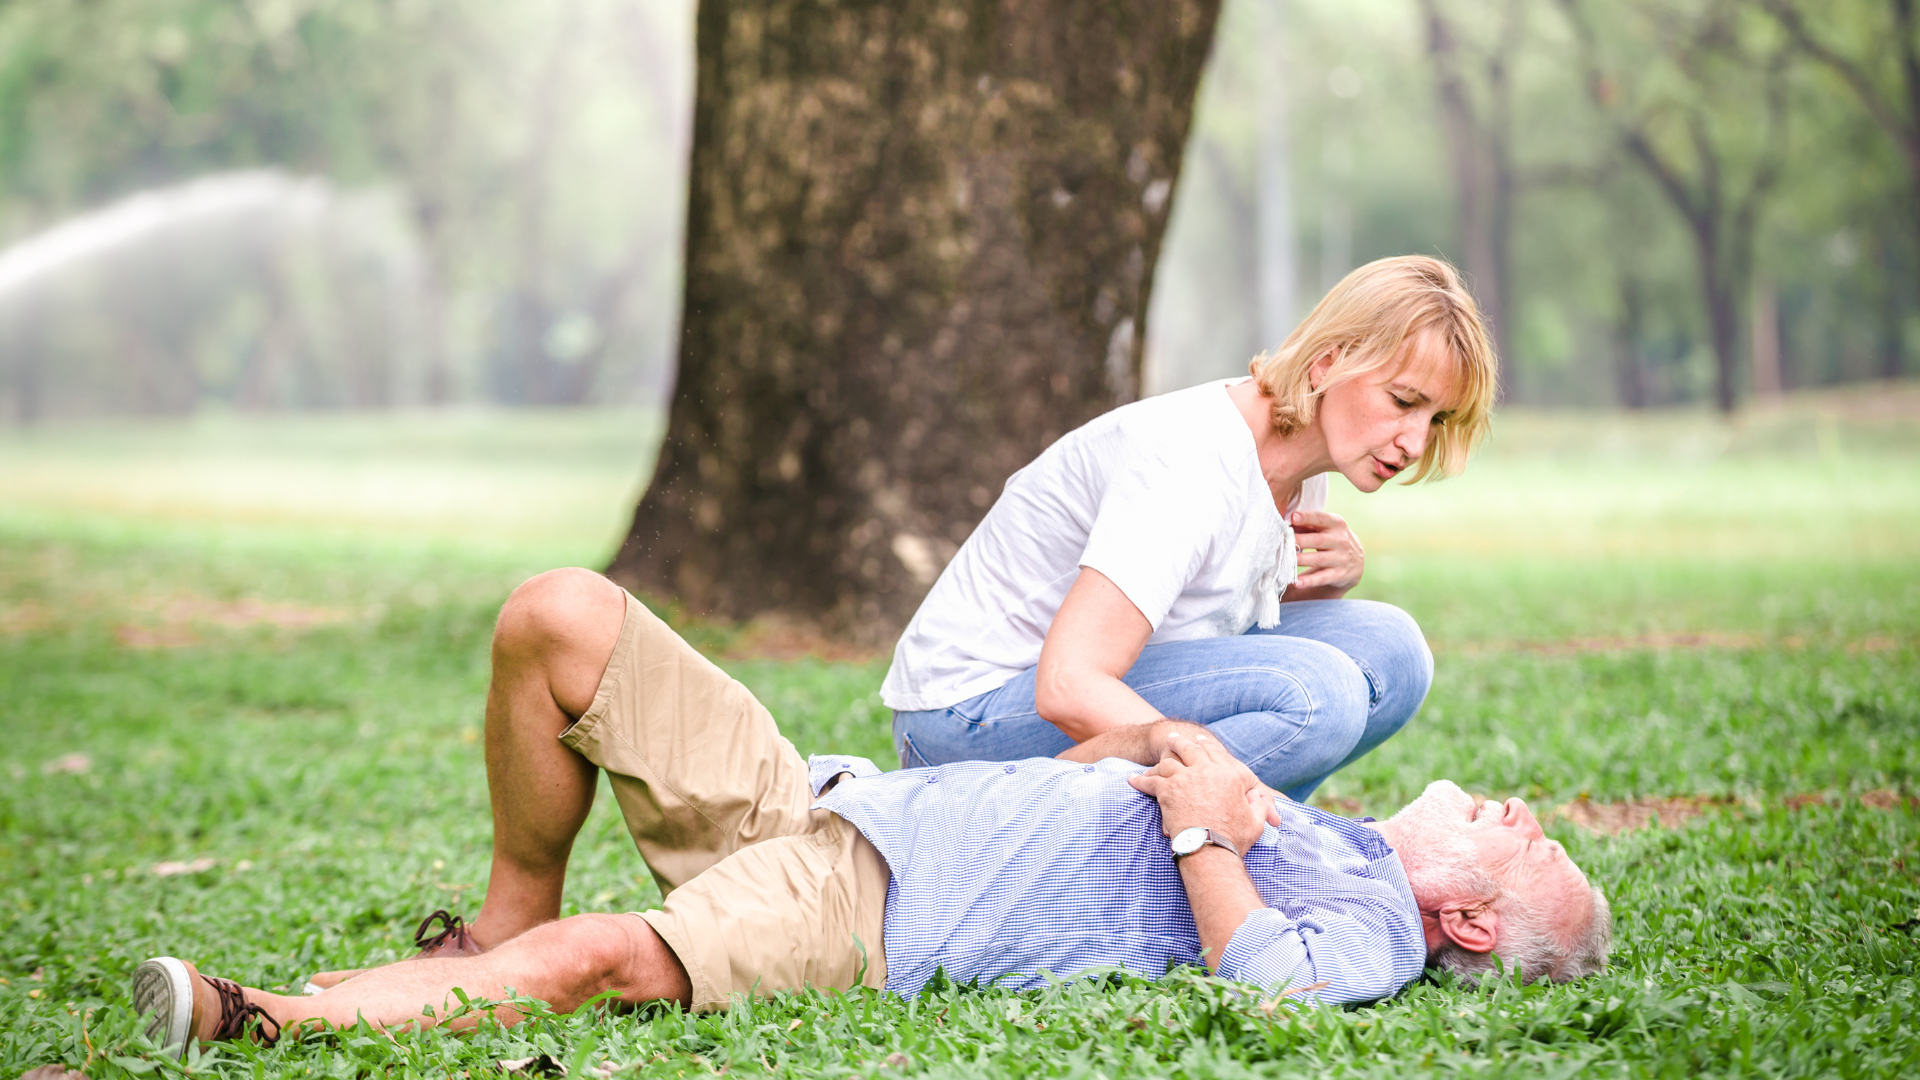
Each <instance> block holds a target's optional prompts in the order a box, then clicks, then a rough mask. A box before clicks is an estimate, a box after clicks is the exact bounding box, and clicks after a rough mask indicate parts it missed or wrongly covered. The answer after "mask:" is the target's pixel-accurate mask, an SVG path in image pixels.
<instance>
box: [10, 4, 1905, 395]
mask: <svg viewBox="0 0 1920 1080" xmlns="http://www.w3.org/2000/svg"><path fill="white" fill-rule="evenodd" d="M1912 7H1913V5H1912V3H1911V0H1836V2H1833V3H1822V4H1819V5H1810V4H1804V3H1803V2H1802V0H1622V2H1618V3H1609V4H1606V5H1595V4H1590V3H1586V2H1584V0H1471V2H1469V0H1229V2H1228V3H1227V4H1226V6H1225V8H1224V10H1223V13H1222V16H1221V21H1220V24H1219V31H1218V34H1217V36H1216V39H1215V44H1214V52H1213V57H1212V60H1211V62H1210V65H1209V68H1208V71H1207V74H1206V76H1205V79H1204V81H1203V84H1202V87H1201V94H1200V98H1199V103H1198V107H1197V110H1196V113H1195V121H1194V127H1193V131H1192V135H1191V138H1190V140H1189V146H1188V150H1187V156H1186V161H1185V167H1184V170H1183V174H1182V177H1181V180H1180V182H1179V183H1178V184H1177V186H1176V188H1175V190H1174V192H1173V195H1172V199H1173V208H1172V217H1171V224H1170V226H1169V232H1168V236H1167V241H1166V244H1165V248H1164V251H1163V253H1162V256H1161V258H1160V260H1159V263H1158V266H1157V269H1156V273H1155V278H1154V282H1153V285H1154V288H1153V300H1152V305H1151V307H1150V309H1149V318H1148V320H1147V327H1146V334H1147V349H1146V389H1148V390H1155V389H1167V388H1172V387H1176V386H1182V385H1187V384H1190V383H1192V382H1196V381H1199V380H1202V379H1206V378H1213V377H1219V376H1222V375H1227V374H1232V373H1234V372H1235V371H1237V370H1240V369H1241V367H1242V366H1243V365H1244V364H1245V362H1246V360H1247V358H1248V357H1249V356H1251V355H1252V354H1253V353H1255V352H1257V351H1259V349H1261V348H1262V347H1265V346H1270V345H1272V344H1274V343H1276V342H1277V341H1278V340H1279V338H1280V337H1281V336H1283V335H1284V332H1285V330H1286V329H1288V328H1289V327H1290V326H1291V325H1292V321H1293V319H1295V318H1297V316H1298V315H1299V313H1301V312H1302V311H1304V309H1305V307H1306V306H1307V305H1309V304H1311V303H1312V301H1313V300H1314V299H1315V298H1316V297H1317V296H1318V295H1319V293H1320V292H1321V291H1322V290H1324V289H1325V288H1326V287H1327V286H1328V285H1330V284H1331V283H1332V282H1333V281H1334V280H1336V279H1337V278H1338V277H1340V276H1341V275H1342V274H1343V273H1344V272H1345V271H1346V270H1348V269H1350V268H1351V267H1353V266H1355V265H1358V264H1360V263H1362V262H1365V261H1367V260H1369V259H1373V258H1376V257H1379V256H1382V255H1388V254H1395V253H1402V252H1411V251H1421V252H1434V253H1439V254H1443V255H1446V256H1448V257H1449V258H1452V259H1453V260H1455V261H1456V262H1457V263H1459V264H1460V265H1461V266H1462V267H1463V268H1464V269H1466V270H1467V271H1468V272H1469V274H1470V275H1471V276H1472V278H1473V280H1474V283H1475V288H1476V291H1477V292H1479V294H1480V295H1481V298H1482V300H1483V303H1484V304H1485V305H1486V306H1487V308H1488V309H1489V312H1490V314H1492V315H1493V316H1494V317H1495V321H1496V326H1497V328H1498V332H1499V334H1500V336H1501V338H1502V341H1503V344H1504V351H1505V353H1506V356H1507V357H1508V359H1509V362H1510V363H1509V368H1510V384H1509V386H1508V388H1507V390H1508V395H1509V400H1510V401H1514V402H1518V403H1528V404H1555V405H1580V406H1604V405H1609V404H1619V405H1623V406H1629V407H1638V406H1647V405H1663V404H1670V403H1680V402H1695V401H1715V400H1717V401H1718V402H1719V403H1720V404H1722V406H1723V407H1725V406H1730V405H1731V404H1733V403H1734V402H1736V401H1741V400H1746V399H1747V398H1748V397H1750V396H1752V395H1754V394H1762V395H1764V394H1769V393H1774V392H1778V391H1779V390H1781V389H1790V388H1793V387H1799V386H1811V385H1822V384H1830V383H1838V382H1847V381H1857V380H1861V379H1867V378H1873V377H1880V376H1890V375H1898V374H1900V373H1901V372H1903V371H1905V370H1908V369H1909V366H1910V364H1911V363H1912V361H1911V359H1910V354H1911V353H1913V352H1914V350H1915V349H1916V348H1920V304H1917V303H1916V299H1917V298H1916V293H1917V291H1920V273H1917V272H1916V264H1917V263H1920V260H1916V257H1915V243H1916V240H1915V238H1916V234H1917V233H1920V225H1917V224H1916V220H1917V219H1920V200H1917V199H1916V197H1915V191H1916V184H1920V65H1916V62H1915V59H1914V49H1915V43H1914V26H1913V13H1912ZM692 14H693V12H692V5H691V4H690V3H688V2H686V0H565V2H559V3H544V2H542V3H533V2H521V0H500V2H495V3H488V4H464V3H457V2H454V0H139V2H136V0H93V2H89V3H53V2H33V0H13V2H11V3H6V4H0V417H4V418H6V420H7V421H11V422H18V421H30V420H32V419H35V418H37V417H42V416H61V415H88V414H118V413H176V414H177V413H183V412H190V411H193V410H195V409H198V408H200V407H202V406H205V405H224V406H232V407H237V408H241V409H273V408H331V407H386V406H398V405H416V404H435V403H455V402H467V403H471V402H494V403H504V404H577V403H598V404H638V405H654V404H657V403H659V402H661V401H662V400H663V397H664V393H665V388H666V387H667V386H669V385H671V379H672V374H671V368H672V356H673V341H674V335H675V323H676V320H677V317H678V314H679V307H678V305H679V291H678V290H679V280H680V272H679V268H680V258H681V242H680V236H681V228H682V219H683V216H684V212H685V194H684V193H685V190H686V178H685V169H686V160H687V148H688V143H689V114H690V110H691V79H692V46H693V42H692V34H693V29H692V28H693V20H692ZM7 245H11V246H7Z"/></svg>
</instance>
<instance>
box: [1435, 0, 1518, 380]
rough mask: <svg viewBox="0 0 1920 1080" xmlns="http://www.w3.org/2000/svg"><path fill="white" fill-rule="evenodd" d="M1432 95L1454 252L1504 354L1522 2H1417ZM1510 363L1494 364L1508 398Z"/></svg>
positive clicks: (1509, 288)
mask: <svg viewBox="0 0 1920 1080" xmlns="http://www.w3.org/2000/svg"><path fill="white" fill-rule="evenodd" d="M1417 2H1418V4H1419V8H1420V18H1421V21H1422V23H1424V24H1425V30H1426V35H1425V36H1426V48H1427V60H1428V63H1429V64H1430V65H1431V67H1432V69H1433V82H1434V96H1435V99H1436V102H1437V103H1438V105H1439V112H1440V121H1441V128H1442V130H1443V131H1445V133H1446V138H1447V152H1448V156H1449V157H1450V158H1451V159H1452V164H1453V182H1454V199H1455V205H1456V206H1457V211H1456V212H1457V214H1458V218H1459V229H1460V243H1461V254H1462V256H1463V263H1464V265H1463V266H1462V267H1461V269H1463V270H1465V271H1466V273H1467V279H1468V282H1469V283H1470V284H1471V286H1472V289H1473V295H1474V299H1475V300H1477V301H1478V302H1479V304H1480V311H1481V314H1482V316H1483V317H1484V318H1485V319H1486V322H1487V327H1488V329H1490V330H1491V331H1492V333H1493V341H1494V345H1495V347H1496V348H1497V349H1498V350H1499V352H1500V355H1501V356H1503V357H1506V356H1510V355H1511V352H1512V350H1511V347H1510V343H1511V339H1512V335H1511V333H1510V328H1509V323H1510V321H1511V320H1510V315H1509V302H1510V300H1511V298H1512V295H1513V289H1512V279H1513V221H1514V202H1515V200H1516V198H1517V197H1518V182H1517V175H1516V170H1515V167H1514V154H1513V109H1514V103H1513V94H1514V82H1513V68H1514V64H1515V62H1516V59H1517V54H1518V52H1519V50H1520V47H1521V44H1522V41H1523V40H1524V35H1525V33H1526V18H1527V11H1528V4H1527V2H1526V0H1470V2H1468V3H1459V2H1457V0H1456V2H1454V3H1445V2H1443V0H1417ZM1514 370H1515V369H1514V365H1513V364H1511V363H1507V364H1502V365H1501V366H1500V379H1501V392H1502V396H1503V397H1505V396H1508V393H1509V391H1510V390H1511V382H1512V379H1513V377H1514Z"/></svg>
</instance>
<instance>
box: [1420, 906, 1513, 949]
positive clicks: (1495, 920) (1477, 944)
mask: <svg viewBox="0 0 1920 1080" xmlns="http://www.w3.org/2000/svg"><path fill="white" fill-rule="evenodd" d="M1434 921H1435V922H1437V923H1439V924H1440V932H1441V933H1442V934H1445V935H1446V937H1447V940H1448V941H1451V942H1453V943H1454V944H1455V945H1458V946H1460V947H1461V948H1463V949H1465V950H1467V951H1468V952H1472V953H1490V952H1492V951H1493V947H1494V945H1495V944H1496V943H1497V942H1498V941H1499V940H1500V913H1499V912H1497V911H1495V910H1494V909H1493V903H1492V901H1489V900H1452V901H1449V902H1447V903H1445V904H1442V905H1441V906H1440V910H1439V911H1437V912H1435V913H1434Z"/></svg>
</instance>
